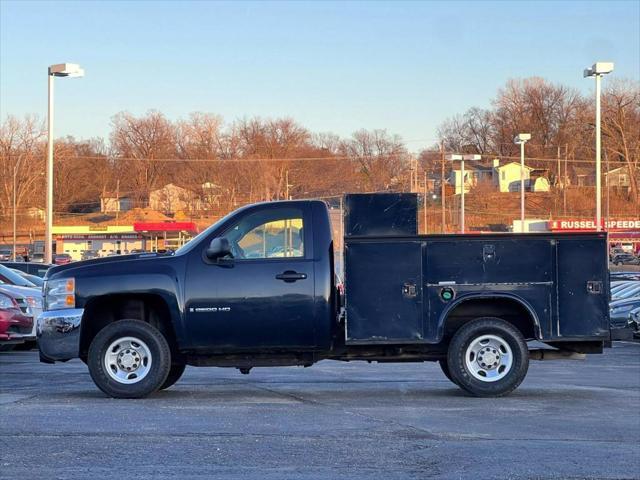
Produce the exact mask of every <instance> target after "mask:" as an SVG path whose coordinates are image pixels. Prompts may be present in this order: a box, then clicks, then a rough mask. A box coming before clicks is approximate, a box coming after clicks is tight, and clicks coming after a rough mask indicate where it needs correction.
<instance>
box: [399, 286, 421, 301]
mask: <svg viewBox="0 0 640 480" xmlns="http://www.w3.org/2000/svg"><path fill="white" fill-rule="evenodd" d="M417 295H418V290H417V289H416V284H415V283H405V284H404V285H403V286H402V296H403V297H404V298H415V297H416V296H417Z"/></svg>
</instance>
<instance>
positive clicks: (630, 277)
mask: <svg viewBox="0 0 640 480" xmlns="http://www.w3.org/2000/svg"><path fill="white" fill-rule="evenodd" d="M609 278H610V279H611V281H612V282H619V281H636V282H638V281H640V272H610V273H609Z"/></svg>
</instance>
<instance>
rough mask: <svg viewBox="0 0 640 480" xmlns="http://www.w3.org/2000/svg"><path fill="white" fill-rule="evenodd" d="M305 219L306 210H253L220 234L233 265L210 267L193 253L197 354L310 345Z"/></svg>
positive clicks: (192, 320) (192, 324) (191, 302)
mask: <svg viewBox="0 0 640 480" xmlns="http://www.w3.org/2000/svg"><path fill="white" fill-rule="evenodd" d="M310 217H311V211H310V208H309V207H308V206H305V205H301V206H300V207H297V206H296V207H291V206H286V205H284V206H278V207H273V206H270V207H269V208H265V209H263V210H259V209H258V210H254V211H253V212H249V213H247V214H245V215H242V216H241V217H239V218H238V220H237V221H236V222H235V223H234V224H232V225H231V226H230V227H229V228H227V229H226V230H225V231H224V232H222V234H221V235H219V236H221V237H225V238H227V239H228V240H229V242H230V244H231V248H232V254H233V258H223V259H220V260H218V261H210V260H208V259H207V258H206V256H205V255H203V252H202V251H198V252H196V251H194V252H192V253H193V254H192V258H191V259H190V261H189V267H188V269H187V278H186V282H185V283H186V284H185V291H186V297H187V298H186V321H187V325H186V327H187V329H188V331H189V332H190V337H191V343H192V345H193V346H194V347H196V348H198V347H201V348H206V349H214V350H216V351H225V350H227V351H235V350H239V349H240V350H242V349H245V350H255V349H263V348H284V349H286V348H297V349H299V348H305V347H312V346H314V345H315V339H314V264H313V255H312V245H311V242H312V235H311V229H310V228H305V226H307V225H311V218H310ZM203 248H206V246H203ZM199 250H202V248H201V249H199Z"/></svg>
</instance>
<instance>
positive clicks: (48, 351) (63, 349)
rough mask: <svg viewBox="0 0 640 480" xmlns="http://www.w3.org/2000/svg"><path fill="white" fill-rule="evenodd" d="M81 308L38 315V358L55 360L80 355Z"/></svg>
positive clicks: (44, 360)
mask: <svg viewBox="0 0 640 480" xmlns="http://www.w3.org/2000/svg"><path fill="white" fill-rule="evenodd" d="M83 313H84V309H82V308H70V309H65V310H51V311H48V312H44V313H43V314H42V315H40V316H39V317H38V329H37V337H38V348H39V349H40V360H41V361H43V362H48V363H50V362H55V361H63V360H69V359H71V358H77V357H78V356H79V355H80V323H81V322H82V314H83Z"/></svg>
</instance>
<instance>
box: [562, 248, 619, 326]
mask: <svg viewBox="0 0 640 480" xmlns="http://www.w3.org/2000/svg"><path fill="white" fill-rule="evenodd" d="M606 245H607V244H606V238H604V237H602V238H583V237H574V238H561V239H560V240H559V241H558V283H557V288H558V305H559V307H560V317H559V321H558V325H557V330H556V332H555V333H556V334H557V336H558V337H583V336H601V337H605V338H606V337H608V336H609V306H608V297H609V272H608V264H607V262H608V259H607V253H606V252H607V247H606Z"/></svg>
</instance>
